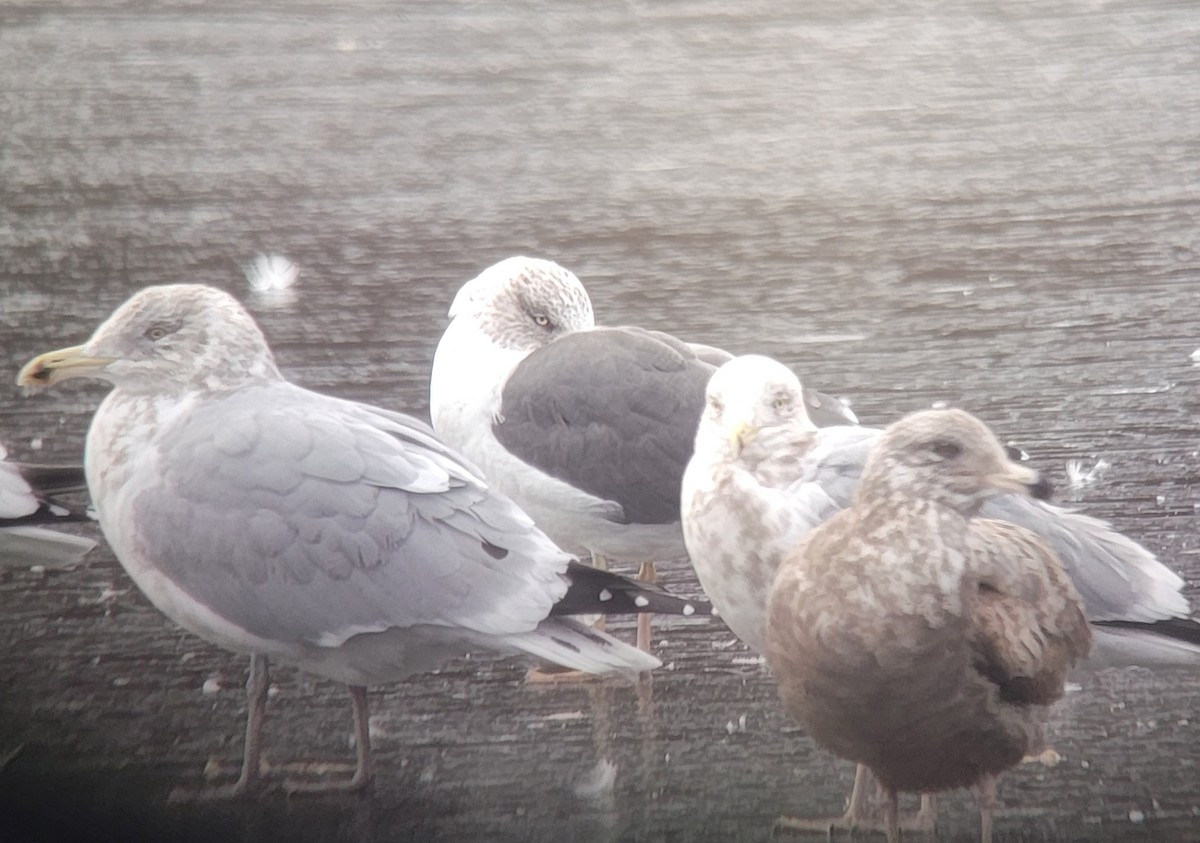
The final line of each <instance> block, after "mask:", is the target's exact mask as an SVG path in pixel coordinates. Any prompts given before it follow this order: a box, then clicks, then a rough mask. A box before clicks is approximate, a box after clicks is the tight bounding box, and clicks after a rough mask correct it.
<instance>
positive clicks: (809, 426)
mask: <svg viewBox="0 0 1200 843" xmlns="http://www.w3.org/2000/svg"><path fill="white" fill-rule="evenodd" d="M801 394H802V393H801V388H800V382H799V380H798V379H797V378H796V375H795V374H794V373H793V372H792V371H791V370H790V369H789V368H787V367H786V366H784V365H783V364H782V363H779V362H777V361H775V360H771V359H770V358H767V357H761V356H757V355H748V356H745V357H738V358H735V359H734V360H732V361H730V362H728V363H726V364H725V365H724V366H722V367H721V368H720V369H719V370H718V371H717V373H716V374H715V375H713V377H712V379H711V380H710V382H709V384H708V397H707V406H706V408H705V410H704V414H703V416H702V418H701V420H700V424H699V428H698V430H697V433H696V448H695V453H694V455H693V457H692V459H691V461H690V463H689V464H688V468H687V472H686V473H685V475H684V480H683V497H682V515H683V530H684V536H685V538H686V541H687V547H688V555H689V557H690V558H691V561H692V566H693V567H694V568H695V569H696V575H697V577H698V578H699V580H700V584H701V586H703V588H704V591H705V593H706V594H707V595H708V598H709V599H710V600H711V601H712V603H713V606H714V608H715V609H716V610H717V611H718V612H719V613H720V616H721V619H722V620H724V621H725V623H726V624H728V626H729V628H730V629H731V630H732V631H733V632H734V634H736V635H737V636H738V637H739V638H741V639H742V641H744V642H745V643H746V644H747V645H748V646H750V647H751V648H752V649H753V650H755V651H756V652H758V653H765V652H766V634H765V618H766V605H767V600H768V598H769V596H770V588H771V584H772V583H773V582H774V581H775V576H776V573H777V570H778V567H779V564H780V562H781V561H782V559H783V558H784V556H785V555H786V554H787V553H788V552H789V551H790V550H791V549H792V548H794V547H795V546H796V544H798V543H799V542H800V541H801V540H802V539H803V538H804V537H805V536H807V535H808V533H809V532H810V531H811V530H812V529H813V528H815V527H816V526H817V525H818V524H821V523H822V522H824V521H825V520H826V519H828V518H829V517H830V516H832V515H833V514H834V513H836V512H838V511H839V510H841V509H842V508H844V507H845V506H847V505H848V504H849V502H850V499H851V497H852V495H853V493H854V488H855V485H856V484H857V483H858V477H859V474H860V473H861V471H862V466H863V462H864V460H865V459H866V455H867V452H868V450H869V449H870V447H871V444H872V443H873V442H874V441H875V440H876V439H878V437H879V435H880V431H878V430H873V429H870V428H865V427H848V426H840V427H839V426H833V427H824V428H821V429H819V430H818V429H817V427H816V426H815V425H814V424H813V423H812V421H811V419H809V417H808V414H807V412H805V408H804V402H803V400H802V399H801ZM982 514H983V515H985V516H986V517H989V518H994V519H1000V520H1005V521H1011V522H1013V523H1015V524H1018V525H1020V526H1023V527H1025V528H1026V529H1029V530H1032V531H1033V532H1034V533H1036V534H1037V535H1038V536H1039V537H1040V538H1041V539H1042V540H1043V541H1045V542H1046V543H1047V544H1048V545H1049V546H1050V547H1051V548H1052V549H1053V551H1054V552H1055V554H1056V555H1057V556H1058V558H1059V559H1060V560H1061V561H1062V563H1063V565H1064V567H1065V568H1066V569H1067V573H1068V574H1069V575H1070V576H1071V579H1072V582H1073V583H1074V585H1075V587H1076V589H1077V590H1078V591H1079V593H1080V594H1081V596H1082V598H1083V601H1084V610H1085V612H1086V614H1087V616H1088V619H1089V620H1090V621H1092V623H1093V630H1092V631H1093V635H1094V637H1095V647H1094V648H1093V651H1092V655H1091V657H1090V658H1089V659H1088V661H1087V662H1086V663H1085V665H1084V666H1085V667H1116V666H1130V665H1143V666H1154V665H1163V664H1170V665H1189V664H1190V665H1192V666H1197V665H1200V624H1197V623H1196V622H1195V621H1194V620H1192V619H1190V618H1189V616H1188V615H1189V608H1188V603H1187V600H1186V599H1185V598H1184V597H1183V595H1182V593H1181V588H1182V586H1183V580H1182V579H1180V578H1179V577H1178V576H1177V575H1176V574H1175V573H1173V572H1172V571H1171V570H1170V569H1168V568H1167V567H1166V566H1165V565H1163V564H1162V563H1161V562H1159V561H1158V560H1157V559H1156V558H1155V557H1154V554H1152V553H1151V552H1150V551H1148V550H1146V549H1145V548H1143V547H1141V546H1140V545H1138V544H1136V543H1135V542H1133V541H1130V540H1129V539H1128V538H1126V537H1124V536H1122V535H1120V534H1119V533H1116V532H1114V531H1113V530H1112V529H1111V528H1109V527H1108V525H1106V524H1105V523H1104V522H1102V521H1098V520H1096V519H1094V518H1089V517H1087V516H1085V515H1081V514H1078V513H1072V512H1068V511H1066V510H1064V509H1060V508H1058V507H1054V506H1051V505H1049V504H1046V503H1044V502H1041V501H1032V500H1029V499H1028V498H1027V497H1025V496H1024V495H1015V494H1001V495H997V496H995V497H992V498H991V499H989V500H987V501H985V502H984V504H983V510H982ZM865 789H866V775H865V770H863V769H861V768H860V770H859V773H858V775H857V776H856V777H855V789H854V796H853V797H852V799H851V809H852V810H851V812H850V813H848V815H847V819H848V821H849V819H850V818H855V821H861V817H859V816H858V812H859V811H861V810H862V809H864V808H865V805H864V803H863V802H862V800H861V799H860V798H858V797H861V796H862V795H863V793H864V792H865ZM925 808H926V810H925V811H924V812H923V815H922V816H920V817H918V818H917V820H916V823H917V825H918V826H923V825H928V823H929V821H930V820H931V818H932V810H930V808H931V806H930V805H928V804H927V805H926V806H925Z"/></svg>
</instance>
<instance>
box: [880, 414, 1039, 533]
mask: <svg viewBox="0 0 1200 843" xmlns="http://www.w3.org/2000/svg"><path fill="white" fill-rule="evenodd" d="M1002 491H1003V492H1019V493H1022V494H1027V495H1033V496H1035V497H1046V496H1047V494H1048V487H1047V486H1046V484H1044V483H1043V482H1042V481H1041V480H1040V478H1039V476H1038V473H1037V472H1036V471H1034V470H1033V469H1031V468H1027V467H1026V466H1023V465H1019V464H1018V463H1015V462H1012V461H1011V460H1010V459H1009V458H1008V455H1007V453H1006V452H1005V450H1004V446H1003V445H1001V444H1000V441H999V440H998V439H997V438H996V436H995V434H994V433H992V431H991V430H990V429H989V428H988V426H987V425H985V424H984V423H983V422H982V421H980V420H979V419H977V418H976V417H975V416H973V415H971V414H970V413H967V412H964V411H962V410H926V411H924V412H920V413H913V414H912V415H910V416H906V417H905V418H903V419H901V420H900V421H898V422H896V423H895V424H893V425H891V426H890V427H888V428H887V429H886V430H885V431H884V432H883V435H882V436H881V437H880V438H879V441H878V442H876V443H875V446H874V447H873V448H872V449H871V454H870V456H869V457H868V458H867V463H866V465H865V466H864V468H863V474H862V480H861V482H860V484H859V494H861V495H867V494H869V495H872V496H874V495H878V494H880V493H884V494H891V495H893V496H898V497H899V498H901V499H904V500H929V501H934V502H937V503H940V504H942V505H945V506H949V507H951V508H953V509H956V510H958V511H960V512H962V513H963V514H966V515H970V514H973V513H974V512H975V511H976V510H977V509H978V508H979V506H980V504H982V502H983V501H984V500H985V499H986V498H987V497H989V496H990V495H993V494H995V493H997V492H1002Z"/></svg>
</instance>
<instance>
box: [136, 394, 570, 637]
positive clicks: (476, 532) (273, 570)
mask: <svg viewBox="0 0 1200 843" xmlns="http://www.w3.org/2000/svg"><path fill="white" fill-rule="evenodd" d="M155 447H157V448H158V449H159V454H158V457H159V466H158V468H159V476H158V478H157V481H156V482H154V483H153V484H151V485H150V486H149V487H147V488H146V489H145V490H144V491H143V492H142V493H141V494H140V495H139V496H138V497H137V499H136V501H135V504H134V519H133V521H132V524H130V525H127V526H121V527H118V529H132V530H134V531H135V535H134V536H133V541H134V542H135V543H136V544H137V546H138V547H139V548H140V551H139V552H140V553H141V554H142V555H143V556H144V557H145V558H148V559H150V560H151V561H152V564H153V565H154V566H155V567H156V568H158V569H159V570H160V571H161V572H162V573H163V574H165V575H166V576H168V577H169V578H170V579H171V580H172V581H174V582H175V583H176V584H177V585H178V586H180V587H181V588H183V589H184V590H185V591H186V592H188V593H189V594H190V595H191V596H192V597H193V598H195V599H196V600H198V601H200V602H202V603H203V604H205V605H206V606H208V607H210V608H211V609H212V610H213V611H214V612H216V613H217V614H219V615H221V616H223V617H225V618H226V619H227V620H229V621H231V622H233V623H235V624H237V625H239V626H241V627H242V628H243V629H246V630H248V631H250V632H252V633H254V634H255V635H258V636H261V637H263V638H268V639H277V640H303V641H309V642H311V643H316V644H322V645H336V644H339V643H341V642H342V641H344V640H346V639H347V638H349V637H351V636H353V635H355V634H358V633H362V632H369V631H379V630H383V629H387V628H390V627H407V626H412V625H416V624H432V625H442V626H449V627H455V628H463V629H467V630H471V631H473V632H477V633H482V634H485V635H506V634H511V633H517V632H523V631H528V630H532V629H533V628H535V627H536V626H537V624H538V623H539V622H540V621H541V620H542V619H544V618H545V617H546V616H547V614H548V613H549V611H550V607H551V606H552V605H553V604H554V602H555V601H556V600H557V599H559V598H560V597H561V596H562V594H563V593H564V592H565V590H566V584H565V581H564V579H563V577H562V576H561V574H562V572H563V571H564V570H565V569H566V566H567V562H568V561H569V557H568V556H567V555H566V554H565V553H563V552H562V551H560V550H559V549H558V548H557V547H555V546H554V545H553V544H552V543H551V542H550V541H549V539H547V538H546V537H545V536H544V535H542V534H541V533H540V532H538V531H537V530H536V529H535V528H534V527H533V525H532V522H531V521H530V520H529V518H528V517H527V516H526V515H525V514H524V513H523V512H522V511H521V510H520V509H518V508H517V507H516V506H515V505H514V504H513V503H511V502H510V501H509V500H508V499H507V498H505V497H503V496H502V495H499V494H498V493H496V492H493V491H492V490H490V489H489V488H488V487H487V486H486V484H485V483H484V482H483V481H482V480H481V478H480V477H479V476H478V474H477V472H476V471H475V469H474V468H473V467H472V466H471V465H470V464H469V463H467V462H466V461H465V460H463V459H462V458H461V457H459V456H457V455H456V454H454V453H453V452H451V451H450V450H449V449H447V448H446V447H445V446H443V445H441V444H440V443H438V442H437V441H436V440H435V439H434V438H433V435H432V431H431V430H430V429H429V427H428V426H427V425H425V424H423V423H421V422H419V421H417V420H416V419H412V418H409V417H407V416H404V415H401V414H398V413H387V412H383V411H378V410H375V409H373V408H370V407H366V406H364V405H359V404H354V403H352V402H347V401H341V400H338V399H334V398H328V397H325V396H320V395H316V394H314V393H310V392H307V391H305V390H302V389H300V388H298V387H294V386H292V385H290V384H287V383H282V382H280V383H273V384H270V385H264V386H261V387H253V388H248V389H243V390H239V391H237V392H235V393H231V394H228V395H226V396H219V397H213V398H211V399H209V400H206V401H204V402H202V403H200V404H198V405H197V406H196V407H195V409H194V410H193V411H192V412H191V413H190V414H189V415H188V416H187V417H186V418H184V419H182V420H181V421H180V422H179V423H178V424H176V425H175V426H174V427H172V428H169V429H167V430H164V431H163V432H162V434H161V435H160V436H159V438H158V439H157V440H156V442H155Z"/></svg>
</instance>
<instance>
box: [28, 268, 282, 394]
mask: <svg viewBox="0 0 1200 843" xmlns="http://www.w3.org/2000/svg"><path fill="white" fill-rule="evenodd" d="M73 377H95V378H101V379H103V380H107V381H109V382H111V383H112V384H114V385H115V386H117V387H119V388H121V389H124V390H127V391H130V392H145V393H151V394H161V393H167V392H177V391H184V390H188V389H197V388H201V389H226V388H232V387H236V386H239V385H242V384H244V383H247V382H251V381H256V380H263V379H270V378H279V377H280V374H279V370H278V369H277V368H276V366H275V361H274V358H273V357H272V356H271V350H270V348H268V346H267V341H266V339H265V338H264V337H263V334H262V331H260V330H259V327H258V325H257V324H255V322H254V320H253V319H252V318H251V316H250V314H249V313H247V312H246V311H245V309H244V308H243V307H242V306H241V304H239V303H238V301H237V300H236V299H235V298H234V297H233V296H231V295H229V294H228V293H226V292H223V291H221V290H218V289H216V288H214V287H206V286H203V285H201V284H172V285H163V286H158V287H147V288H145V289H144V290H142V291H140V292H138V293H136V294H135V295H134V296H133V297H132V298H130V299H129V300H128V301H126V302H125V303H124V304H123V305H121V306H120V307H118V308H117V309H116V311H114V312H113V314H112V315H111V316H109V317H108V319H107V320H105V321H104V323H103V324H101V325H100V327H99V328H97V329H96V332H95V333H94V334H92V338H91V339H90V340H88V341H87V342H86V343H85V344H83V345H80V346H74V347H72V348H63V349H59V350H58V351H51V352H47V353H46V354H43V355H41V356H39V357H36V358H34V359H33V360H31V361H29V363H27V364H26V365H25V367H24V368H23V369H22V370H21V373H20V375H19V376H18V378H17V383H18V384H20V385H22V386H29V387H32V386H48V385H50V384H53V383H57V382H59V381H61V380H65V379H67V378H73Z"/></svg>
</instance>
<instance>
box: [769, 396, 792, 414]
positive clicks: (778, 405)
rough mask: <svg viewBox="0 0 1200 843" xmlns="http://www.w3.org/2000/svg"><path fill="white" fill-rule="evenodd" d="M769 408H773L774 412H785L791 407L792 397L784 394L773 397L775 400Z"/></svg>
mask: <svg viewBox="0 0 1200 843" xmlns="http://www.w3.org/2000/svg"><path fill="white" fill-rule="evenodd" d="M771 406H773V407H774V408H775V409H776V410H786V409H787V408H788V407H790V406H792V396H790V395H787V394H786V393H780V394H779V395H776V396H775V400H774V401H772V402H771Z"/></svg>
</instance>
